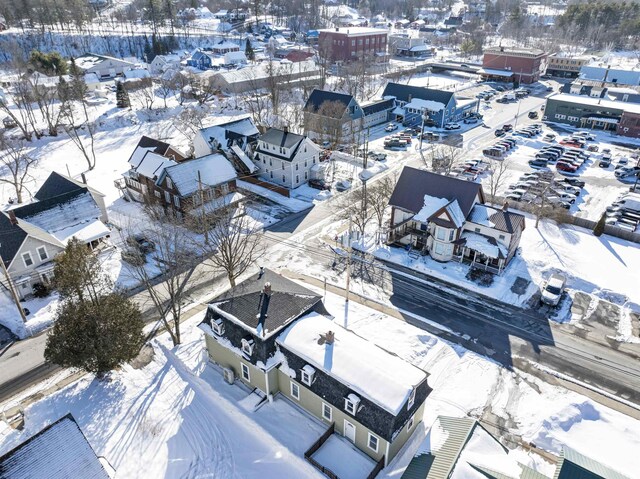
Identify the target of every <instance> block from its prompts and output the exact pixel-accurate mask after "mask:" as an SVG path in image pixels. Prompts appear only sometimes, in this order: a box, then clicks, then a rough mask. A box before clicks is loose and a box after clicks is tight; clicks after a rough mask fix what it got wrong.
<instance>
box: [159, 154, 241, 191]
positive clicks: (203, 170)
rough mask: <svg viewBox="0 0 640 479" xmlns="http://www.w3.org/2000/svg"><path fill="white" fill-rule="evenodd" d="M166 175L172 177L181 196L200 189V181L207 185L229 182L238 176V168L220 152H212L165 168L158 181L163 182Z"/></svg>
mask: <svg viewBox="0 0 640 479" xmlns="http://www.w3.org/2000/svg"><path fill="white" fill-rule="evenodd" d="M198 174H200V179H198ZM165 176H168V177H169V178H171V181H172V182H173V184H174V186H175V188H176V190H178V193H179V194H180V196H182V197H185V196H189V195H191V194H193V193H195V192H196V191H198V187H199V183H198V182H199V181H202V184H203V185H205V186H215V185H220V184H222V183H227V182H228V181H231V180H233V179H235V178H236V170H235V169H234V168H233V166H232V165H231V163H229V160H227V159H226V158H225V157H224V156H222V155H221V154H220V153H212V154H211V155H207V156H203V157H200V158H196V159H195V160H189V161H184V162H182V163H177V164H175V165H172V166H169V167H166V168H164V170H162V173H161V175H160V177H159V178H158V183H161V182H162V181H163V179H164V178H165Z"/></svg>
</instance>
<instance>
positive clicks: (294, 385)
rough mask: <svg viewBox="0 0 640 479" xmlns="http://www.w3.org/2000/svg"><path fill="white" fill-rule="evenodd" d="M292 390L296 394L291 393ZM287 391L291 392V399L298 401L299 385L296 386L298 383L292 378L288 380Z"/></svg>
mask: <svg viewBox="0 0 640 479" xmlns="http://www.w3.org/2000/svg"><path fill="white" fill-rule="evenodd" d="M294 390H295V391H296V394H294V393H293V391H294ZM289 392H290V393H291V397H292V398H293V399H295V400H296V401H300V386H298V384H297V383H296V382H294V381H293V380H291V382H290V386H289Z"/></svg>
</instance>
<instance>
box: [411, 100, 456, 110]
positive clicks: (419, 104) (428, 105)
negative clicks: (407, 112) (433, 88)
mask: <svg viewBox="0 0 640 479" xmlns="http://www.w3.org/2000/svg"><path fill="white" fill-rule="evenodd" d="M445 106H446V105H445V104H444V103H440V102H439V101H432V100H422V99H421V98H414V99H412V100H411V101H410V102H409V103H407V104H406V105H405V106H404V107H405V108H414V109H416V110H431V111H442V110H444V109H445Z"/></svg>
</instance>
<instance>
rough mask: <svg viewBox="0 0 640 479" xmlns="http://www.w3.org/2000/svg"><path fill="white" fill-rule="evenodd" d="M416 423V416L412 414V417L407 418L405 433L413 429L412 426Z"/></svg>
mask: <svg viewBox="0 0 640 479" xmlns="http://www.w3.org/2000/svg"><path fill="white" fill-rule="evenodd" d="M415 423H416V415H415V414H414V415H413V416H411V417H410V418H409V422H408V423H407V432H408V431H411V428H412V427H413V425H414V424H415Z"/></svg>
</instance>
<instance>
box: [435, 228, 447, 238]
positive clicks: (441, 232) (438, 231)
mask: <svg viewBox="0 0 640 479" xmlns="http://www.w3.org/2000/svg"><path fill="white" fill-rule="evenodd" d="M444 235H445V230H444V229H443V228H436V238H438V239H439V240H440V241H444V238H445V236H444Z"/></svg>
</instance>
